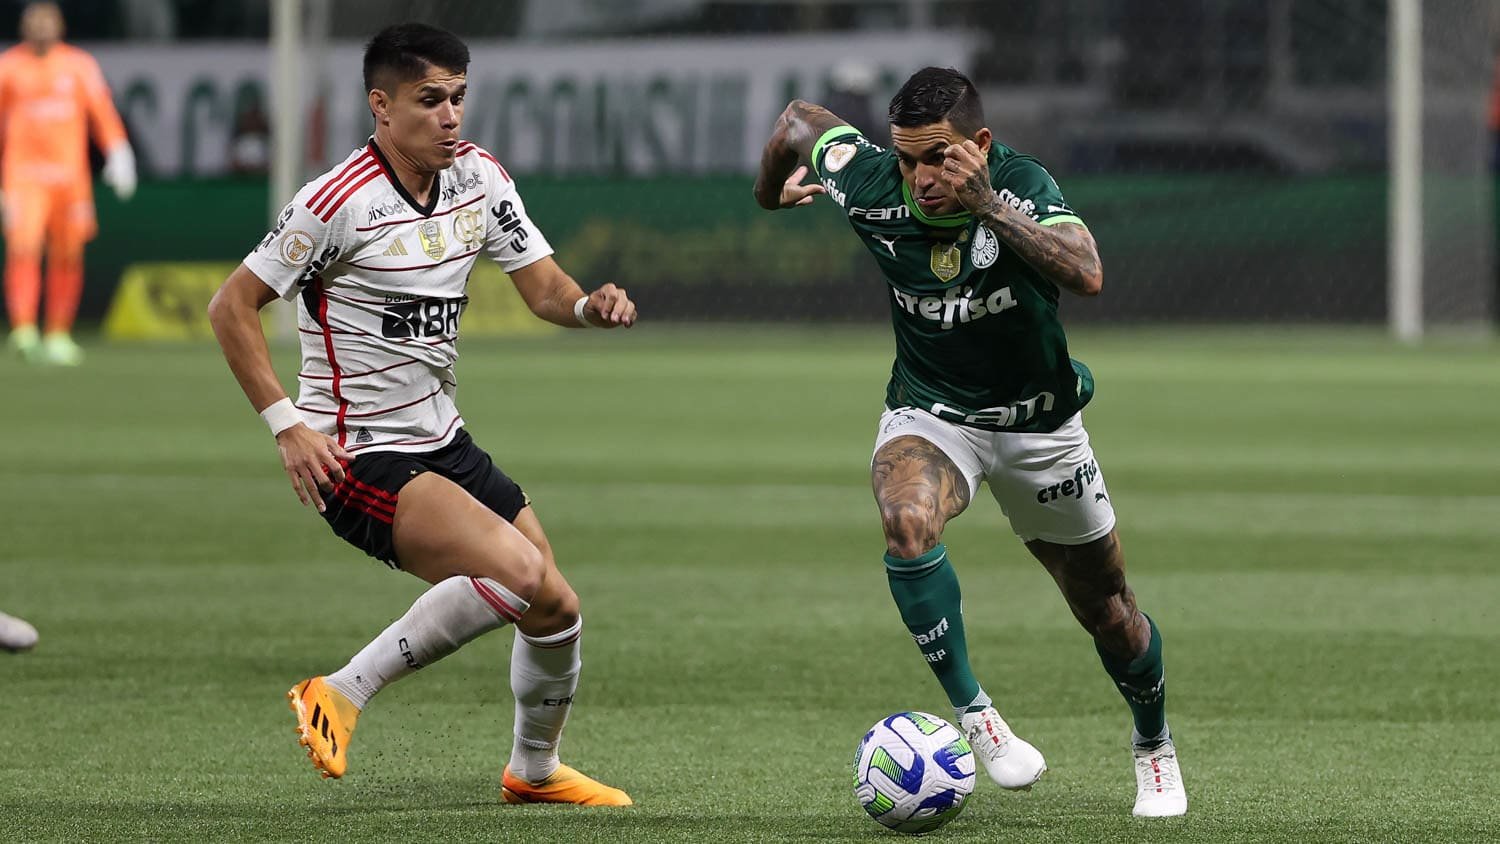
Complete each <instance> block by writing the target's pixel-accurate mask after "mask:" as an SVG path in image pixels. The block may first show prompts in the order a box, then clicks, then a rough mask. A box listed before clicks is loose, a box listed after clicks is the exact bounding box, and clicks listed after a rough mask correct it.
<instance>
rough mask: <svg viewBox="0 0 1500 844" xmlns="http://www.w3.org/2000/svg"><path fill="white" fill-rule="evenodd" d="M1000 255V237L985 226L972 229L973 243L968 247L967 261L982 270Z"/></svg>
mask: <svg viewBox="0 0 1500 844" xmlns="http://www.w3.org/2000/svg"><path fill="white" fill-rule="evenodd" d="M998 257H1000V239H999V238H998V237H995V233H994V232H992V231H990V230H989V228H987V227H985V226H980V227H979V228H977V229H975V230H974V245H973V246H971V247H969V263H971V264H973V265H974V269H976V270H982V269H984V268H985V267H988V266H989V265H991V264H993V263H995V259H996V258H998Z"/></svg>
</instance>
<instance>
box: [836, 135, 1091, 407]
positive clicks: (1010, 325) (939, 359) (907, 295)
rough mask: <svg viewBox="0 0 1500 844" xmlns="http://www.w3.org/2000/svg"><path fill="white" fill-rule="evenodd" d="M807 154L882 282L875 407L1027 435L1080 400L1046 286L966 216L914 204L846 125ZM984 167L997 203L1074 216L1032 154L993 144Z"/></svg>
mask: <svg viewBox="0 0 1500 844" xmlns="http://www.w3.org/2000/svg"><path fill="white" fill-rule="evenodd" d="M812 163H813V167H814V169H816V171H817V174H818V176H819V178H820V179H821V180H822V182H823V186H824V187H825V188H827V189H828V195H829V197H831V198H832V199H833V201H834V202H836V203H838V205H839V207H841V208H843V210H844V212H845V213H846V214H847V215H848V218H849V224H850V225H851V226H853V227H854V231H855V232H856V233H857V234H858V235H859V238H860V240H861V241H862V242H863V243H864V244H865V246H866V248H868V249H869V250H870V253H871V254H873V255H874V256H875V261H876V263H878V264H879V265H880V269H881V270H882V271H883V272H884V274H885V278H886V281H887V282H888V283H889V285H890V289H891V300H890V306H891V322H892V324H893V325H894V326H895V329H896V362H895V363H894V364H893V365H892V367H891V380H890V384H889V385H888V386H887V388H886V406H887V407H889V408H898V407H917V408H921V409H923V410H926V411H928V412H930V413H932V414H934V415H936V416H938V417H939V418H942V419H945V420H948V421H950V422H957V423H959V424H961V425H968V426H971V427H975V428H983V429H985V430H990V431H1015V432H1025V433H1036V432H1046V431H1052V430H1054V429H1056V428H1057V427H1058V426H1059V425H1061V424H1062V423H1064V422H1066V421H1067V420H1068V419H1069V418H1070V417H1071V416H1073V414H1075V413H1077V412H1078V411H1079V410H1080V409H1082V408H1083V406H1084V405H1085V404H1087V403H1088V400H1089V399H1090V398H1091V397H1092V396H1093V392H1094V379H1093V375H1092V374H1090V373H1089V371H1088V368H1087V367H1085V366H1084V365H1083V364H1082V363H1080V362H1078V361H1074V360H1071V359H1070V358H1069V357H1068V341H1067V338H1066V336H1064V334H1063V329H1062V323H1060V322H1059V321H1058V318H1057V296H1058V288H1057V286H1056V285H1055V284H1053V283H1052V282H1050V281H1048V280H1047V279H1045V278H1043V277H1042V275H1041V274H1040V273H1038V272H1037V271H1036V270H1034V269H1032V267H1031V266H1030V265H1029V264H1027V263H1026V262H1025V261H1024V260H1023V259H1022V258H1021V256H1019V255H1017V254H1016V253H1015V252H1013V251H1011V249H1010V247H1008V246H1006V245H1005V244H1003V243H1001V242H1000V240H999V238H998V237H996V236H995V233H994V232H993V231H991V230H990V229H989V228H988V227H987V226H984V225H981V224H980V222H979V220H978V219H977V218H976V217H974V216H973V215H972V214H969V213H967V212H964V213H960V214H952V215H948V216H942V217H930V216H928V215H927V214H926V213H924V212H923V211H922V210H921V208H920V207H918V205H917V204H916V202H915V201H913V199H912V196H911V191H910V189H909V188H907V186H906V183H905V181H904V180H903V179H902V178H901V171H900V167H899V164H898V161H897V158H896V154H895V152H894V151H892V150H885V149H881V148H880V147H877V146H875V145H874V144H872V143H870V142H869V141H868V140H866V139H865V138H864V136H862V135H861V134H860V133H859V131H858V130H856V129H854V128H852V127H850V126H839V127H835V128H833V129H830V130H828V131H827V132H825V133H824V134H823V136H822V137H821V138H819V139H818V142H817V144H816V145H815V146H814V147H813V151H812ZM989 165H990V183H991V185H993V187H994V189H995V191H996V193H997V194H998V195H999V197H1000V200H1001V201H1002V202H1006V203H1009V204H1010V206H1011V207H1012V208H1015V209H1017V210H1019V211H1021V212H1022V213H1024V214H1026V215H1027V216H1029V217H1031V218H1032V219H1033V220H1035V221H1037V222H1038V223H1040V224H1041V225H1044V226H1050V225H1056V224H1058V223H1077V224H1080V225H1081V224H1082V223H1083V221H1082V220H1081V219H1079V217H1078V215H1077V214H1075V213H1074V212H1073V209H1071V208H1069V207H1068V204H1067V203H1066V202H1065V201H1064V200H1063V197H1062V191H1060V190H1059V189H1058V187H1057V183H1056V182H1055V181H1053V180H1052V177H1051V176H1050V175H1048V173H1047V171H1046V170H1045V169H1044V168H1043V167H1042V165H1041V164H1040V163H1038V162H1037V160H1036V159H1034V158H1032V157H1030V156H1027V155H1022V154H1020V153H1017V152H1016V151H1015V150H1012V149H1010V148H1008V147H1005V146H1002V145H1000V144H998V143H997V144H992V146H991V147H990V153H989Z"/></svg>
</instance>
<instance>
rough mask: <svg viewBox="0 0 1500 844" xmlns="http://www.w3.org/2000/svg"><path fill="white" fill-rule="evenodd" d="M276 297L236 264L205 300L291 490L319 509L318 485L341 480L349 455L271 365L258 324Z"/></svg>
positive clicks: (211, 321) (232, 367) (323, 486)
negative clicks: (306, 419) (305, 415)
mask: <svg viewBox="0 0 1500 844" xmlns="http://www.w3.org/2000/svg"><path fill="white" fill-rule="evenodd" d="M275 299H276V291H274V290H272V289H271V288H270V287H268V286H267V285H266V283H265V282H263V281H261V280H260V279H259V278H257V277H256V275H255V273H253V272H251V271H250V269H249V268H248V267H246V266H245V265H244V264H240V265H239V266H238V267H236V268H235V270H234V272H232V273H230V274H229V278H228V279H226V280H225V281H224V284H223V286H221V287H220V288H219V291H218V292H217V293H215V294H214V298H213V299H212V300H211V301H210V302H209V303H208V321H209V324H211V325H212V326H213V329H214V336H215V337H217V338H218V340H219V347H220V348H221V349H223V350H224V359H225V360H227V361H228V362H229V369H230V371H232V372H233V373H234V377H235V380H236V381H239V382H240V389H242V390H244V391H245V397H246V398H248V399H249V400H250V405H251V406H252V407H254V408H255V410H256V412H258V413H260V414H261V415H262V417H263V418H266V422H267V424H269V425H271V430H272V433H274V434H275V435H276V445H277V447H278V448H279V449H280V451H281V464H282V467H283V468H285V469H286V474H287V477H288V478H289V479H290V480H291V482H292V490H293V491H295V492H296V493H297V498H298V499H299V500H301V502H302V503H303V504H308V503H312V504H315V505H317V508H318V511H319V512H322V511H323V496H322V495H321V494H320V488H321V489H323V490H328V489H331V488H332V484H334V483H343V480H344V469H343V466H342V465H341V464H340V462H339V461H341V460H342V461H347V460H352V459H353V455H351V454H349V452H347V451H345V450H344V449H343V448H341V447H340V446H339V444H338V441H337V440H335V439H334V438H332V437H330V436H328V435H326V434H321V433H318V432H317V431H314V430H313V429H311V428H309V427H307V425H306V424H304V423H303V422H301V421H300V420H299V419H297V417H296V409H295V408H292V407H291V406H290V400H288V399H287V395H286V391H285V390H283V389H282V388H281V382H280V381H279V380H277V378H276V370H275V369H274V368H272V366H271V351H270V349H269V348H268V347H267V346H266V335H265V333H264V332H263V331H261V327H260V310H261V308H264V307H265V306H266V305H268V304H270V303H271V302H272V301H274V300H275ZM283 402H285V404H282V403H283Z"/></svg>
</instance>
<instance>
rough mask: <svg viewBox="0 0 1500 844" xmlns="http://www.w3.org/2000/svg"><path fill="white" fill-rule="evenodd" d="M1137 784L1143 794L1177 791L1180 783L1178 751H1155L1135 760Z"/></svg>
mask: <svg viewBox="0 0 1500 844" xmlns="http://www.w3.org/2000/svg"><path fill="white" fill-rule="evenodd" d="M1135 780H1136V786H1137V788H1138V789H1139V790H1140V792H1141V793H1142V794H1158V793H1162V794H1165V793H1167V792H1171V791H1176V790H1177V784H1178V774H1177V753H1176V752H1175V751H1168V752H1166V753H1153V754H1151V755H1150V756H1146V757H1143V758H1140V759H1137V760H1136V761H1135Z"/></svg>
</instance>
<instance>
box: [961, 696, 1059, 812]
mask: <svg viewBox="0 0 1500 844" xmlns="http://www.w3.org/2000/svg"><path fill="white" fill-rule="evenodd" d="M958 724H959V728H960V729H962V730H963V733H964V735H965V736H966V737H968V739H969V746H970V747H972V748H974V756H975V757H976V758H978V759H979V761H980V762H981V763H983V765H984V771H985V773H987V774H989V775H990V779H992V780H994V781H995V782H997V783H999V784H1000V787H1001V788H1008V789H1011V790H1012V791H1022V790H1025V789H1028V788H1031V786H1032V783H1035V782H1036V781H1037V780H1039V779H1041V778H1042V773H1043V772H1044V771H1046V770H1047V762H1046V760H1044V759H1043V758H1042V753H1041V751H1039V750H1037V749H1036V748H1035V747H1032V746H1031V744H1030V743H1029V742H1027V741H1026V740H1025V739H1022V738H1018V737H1017V736H1016V734H1015V733H1012V732H1011V731H1010V725H1009V724H1006V723H1005V719H1004V718H1001V717H1000V713H999V712H996V711H995V707H993V706H986V707H985V708H983V709H981V710H979V711H978V712H966V713H964V714H963V715H961V716H959V719H958Z"/></svg>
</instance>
